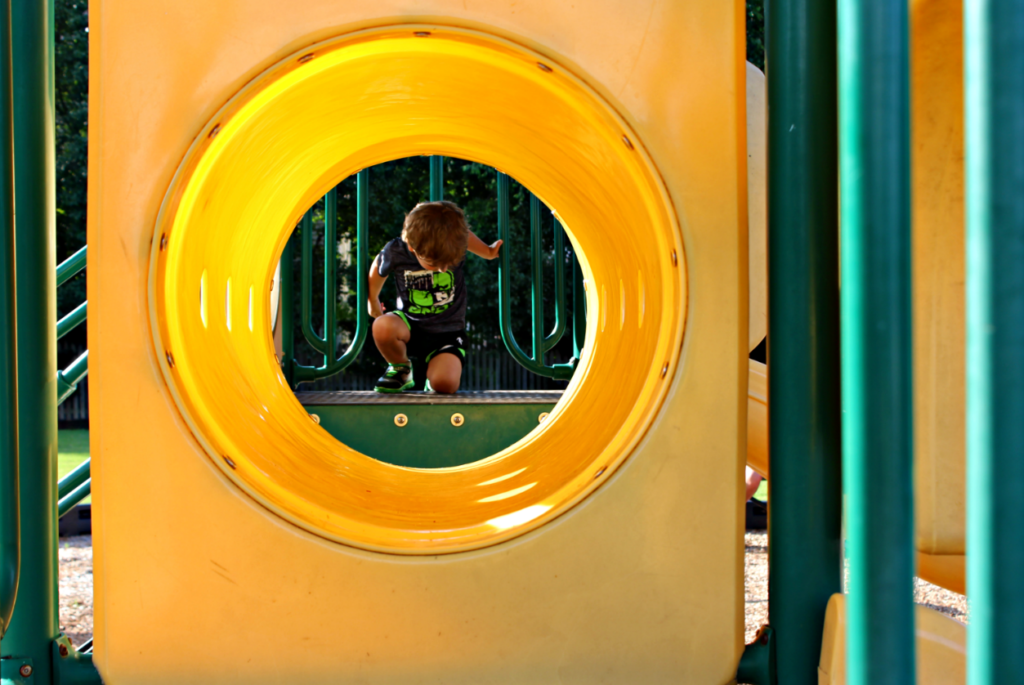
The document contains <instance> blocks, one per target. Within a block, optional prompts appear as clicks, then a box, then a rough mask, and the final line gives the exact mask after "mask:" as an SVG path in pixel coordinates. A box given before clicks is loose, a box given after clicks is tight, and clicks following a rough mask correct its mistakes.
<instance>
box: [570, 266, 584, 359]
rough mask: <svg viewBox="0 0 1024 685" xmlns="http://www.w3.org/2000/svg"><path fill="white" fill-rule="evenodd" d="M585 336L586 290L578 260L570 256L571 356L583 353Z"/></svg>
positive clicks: (576, 356) (577, 356)
mask: <svg viewBox="0 0 1024 685" xmlns="http://www.w3.org/2000/svg"><path fill="white" fill-rule="evenodd" d="M586 336H587V292H586V290H585V289H584V288H583V269H581V268H580V260H579V259H577V258H576V254H575V253H574V254H573V256H572V356H573V357H575V358H576V359H579V358H580V355H582V354H583V343H584V340H585V338H586Z"/></svg>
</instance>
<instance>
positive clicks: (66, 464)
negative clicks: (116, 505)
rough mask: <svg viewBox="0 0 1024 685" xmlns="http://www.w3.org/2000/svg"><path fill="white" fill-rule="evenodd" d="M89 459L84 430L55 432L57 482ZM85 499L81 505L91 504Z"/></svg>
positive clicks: (87, 433) (89, 499)
mask: <svg viewBox="0 0 1024 685" xmlns="http://www.w3.org/2000/svg"><path fill="white" fill-rule="evenodd" d="M88 458H89V431H88V430H85V429H75V430H59V431H57V480H60V479H61V478H63V477H64V476H66V475H68V474H69V473H71V472H72V471H73V470H74V469H75V467H76V466H78V465H79V464H81V463H82V462H83V461H85V460H86V459H88ZM91 501H92V498H91V497H87V498H85V499H84V500H82V503H83V504H84V503H86V502H91Z"/></svg>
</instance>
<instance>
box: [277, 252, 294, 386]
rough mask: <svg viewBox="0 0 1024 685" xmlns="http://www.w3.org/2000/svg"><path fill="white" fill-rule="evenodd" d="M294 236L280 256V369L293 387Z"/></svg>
mask: <svg viewBox="0 0 1024 685" xmlns="http://www.w3.org/2000/svg"><path fill="white" fill-rule="evenodd" d="M294 278H295V234H294V233H292V235H291V237H289V238H288V243H287V244H286V245H285V247H284V252H283V253H282V254H281V321H280V322H279V325H280V326H281V351H282V356H283V357H284V359H282V360H281V368H282V371H283V372H284V377H285V378H286V379H287V380H288V385H290V386H291V387H293V388H294V387H295V368H294V367H295V320H294V318H293V317H294V316H295V283H294Z"/></svg>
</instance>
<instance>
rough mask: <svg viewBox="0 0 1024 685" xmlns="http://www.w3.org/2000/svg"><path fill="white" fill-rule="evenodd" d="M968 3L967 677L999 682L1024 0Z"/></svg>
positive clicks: (1011, 475) (1009, 559)
mask: <svg viewBox="0 0 1024 685" xmlns="http://www.w3.org/2000/svg"><path fill="white" fill-rule="evenodd" d="M963 7H964V66H965V69H964V71H965V88H964V92H965V101H966V103H965V104H966V121H965V129H964V133H965V141H964V142H965V147H966V152H967V164H966V172H967V178H966V180H967V183H966V191H967V193H966V199H967V225H966V231H965V234H966V235H965V237H966V246H967V247H966V255H965V256H966V260H965V261H966V270H967V273H966V282H967V292H966V306H967V321H966V323H967V387H966V390H967V412H966V418H967V421H966V429H967V544H968V549H967V595H968V597H970V599H971V624H970V629H969V631H968V633H967V654H968V661H967V682H968V683H969V685H995V684H996V683H1019V682H1022V680H1024V678H1022V676H1021V665H1020V657H1019V654H1018V650H1020V646H1021V644H1022V642H1024V593H1022V592H1021V589H1020V569H1021V568H1022V567H1024V528H1022V527H1021V526H1020V523H1019V518H1018V512H1019V511H1020V502H1021V493H1022V492H1024V268H1022V266H1021V264H1022V263H1024V193H1022V192H1021V191H1022V190H1024V2H1022V1H1021V0H971V1H969V2H965V3H964V4H963Z"/></svg>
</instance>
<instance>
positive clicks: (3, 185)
mask: <svg viewBox="0 0 1024 685" xmlns="http://www.w3.org/2000/svg"><path fill="white" fill-rule="evenodd" d="M12 106H13V105H12V94H11V0H2V1H0V487H3V492H2V493H0V641H2V640H3V636H4V634H5V633H6V632H7V626H8V625H9V623H10V620H11V616H12V614H13V613H14V606H15V601H16V599H17V596H18V584H19V582H20V576H21V511H20V510H21V497H20V494H21V487H20V483H19V470H20V469H19V446H18V338H17V332H18V324H17V282H16V275H15V274H16V272H15V227H14V130H13V118H12V117H13V115H12Z"/></svg>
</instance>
